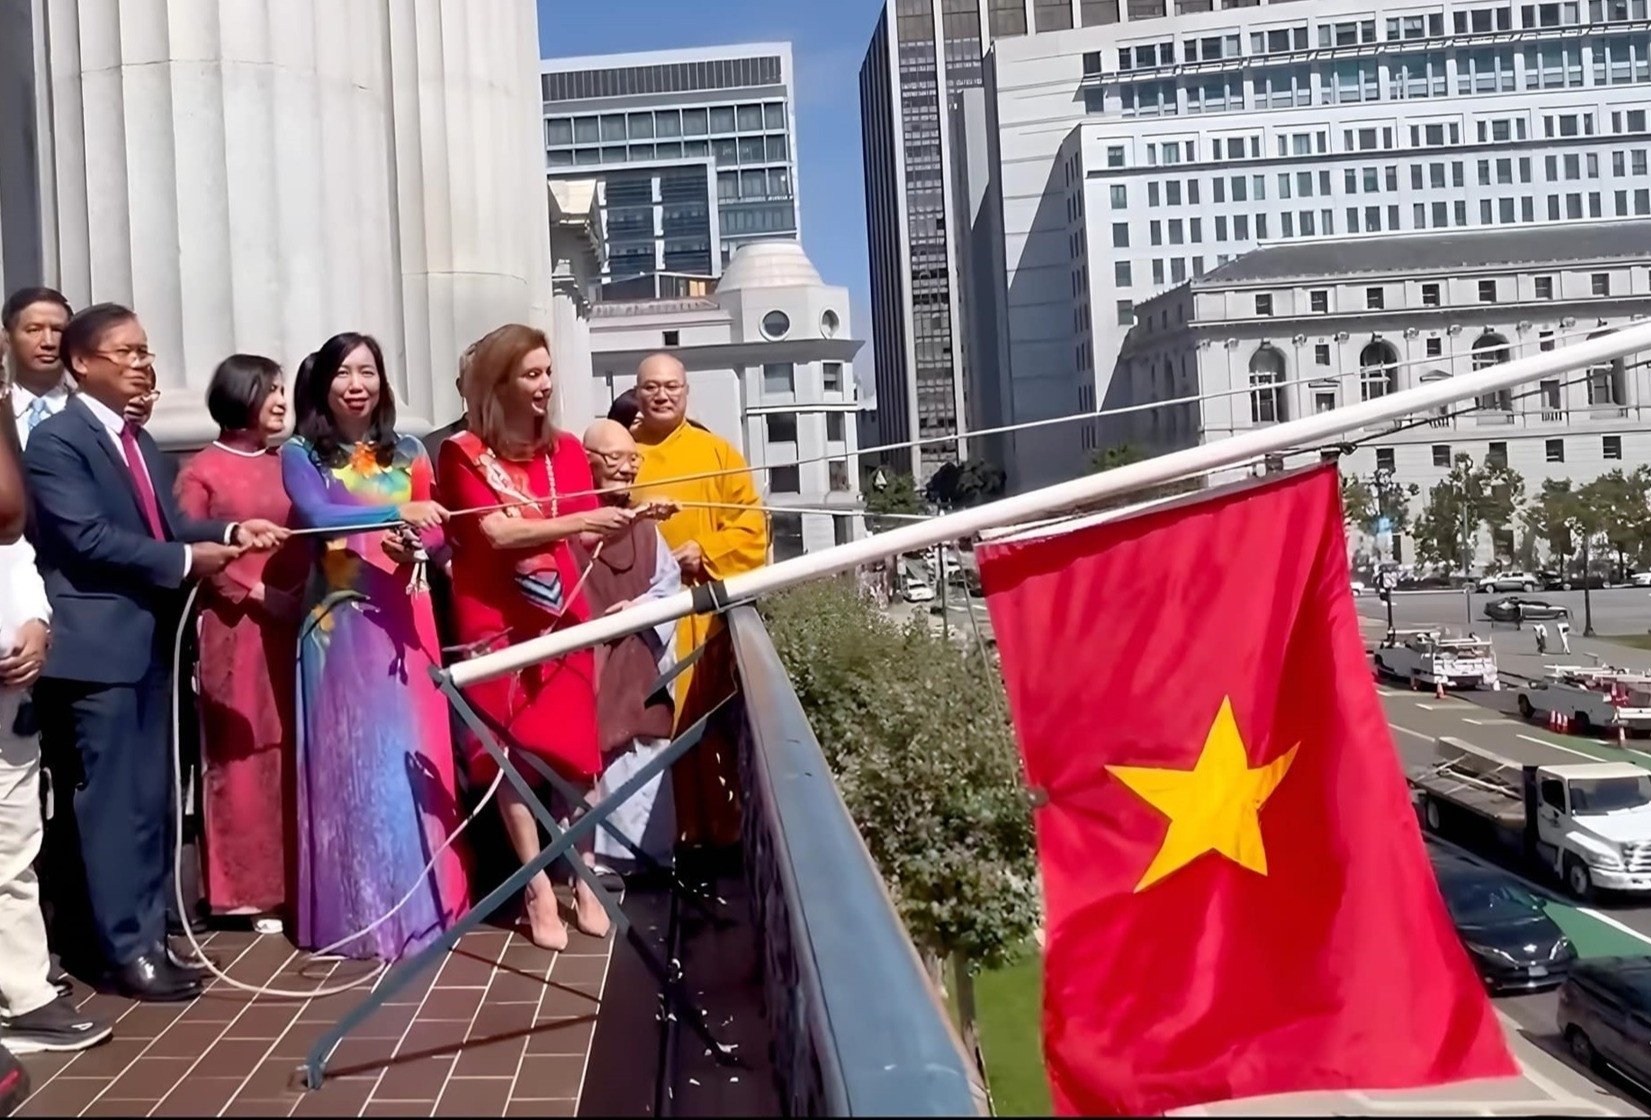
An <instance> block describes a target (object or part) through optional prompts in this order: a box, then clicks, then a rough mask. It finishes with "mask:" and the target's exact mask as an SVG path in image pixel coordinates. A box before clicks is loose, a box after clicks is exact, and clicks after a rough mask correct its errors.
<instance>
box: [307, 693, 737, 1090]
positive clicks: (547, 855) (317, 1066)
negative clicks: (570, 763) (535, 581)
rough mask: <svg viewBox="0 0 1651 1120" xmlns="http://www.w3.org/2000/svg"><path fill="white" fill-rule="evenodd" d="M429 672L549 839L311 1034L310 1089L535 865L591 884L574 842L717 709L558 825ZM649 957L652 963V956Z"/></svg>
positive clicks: (676, 754) (481, 727)
mask: <svg viewBox="0 0 1651 1120" xmlns="http://www.w3.org/2000/svg"><path fill="white" fill-rule="evenodd" d="M430 673H431V676H432V677H433V678H434V679H435V681H436V684H437V686H438V687H439V688H440V689H441V691H442V693H443V695H445V696H446V697H447V702H448V703H449V704H451V705H453V709H454V710H455V711H456V712H458V714H459V718H460V719H462V720H463V721H464V723H465V725H466V726H467V727H469V728H470V730H471V731H473V732H475V734H476V736H477V738H478V739H479V740H480V741H481V744H482V748H483V749H484V750H486V751H487V752H488V754H490V755H492V756H493V759H494V761H495V762H497V763H498V764H499V766H500V768H501V769H502V772H503V773H504V775H505V779H506V780H507V781H509V782H510V783H511V785H512V786H513V787H514V788H515V789H516V791H517V792H518V793H519V794H520V795H521V797H522V800H523V801H524V802H525V803H526V804H527V805H528V806H529V807H531V808H532V809H533V811H534V815H535V816H536V817H538V819H539V822H540V823H541V824H544V825H545V826H546V828H547V830H548V831H549V833H550V836H551V842H550V843H549V844H548V845H546V846H545V848H544V849H543V850H542V851H540V853H539V854H538V855H537V856H535V857H534V858H533V859H531V860H529V861H528V862H527V863H525V864H523V865H522V866H521V867H520V868H518V869H517V870H516V871H515V872H514V873H513V874H512V875H511V876H510V877H509V878H508V879H506V880H505V881H504V882H503V883H500V884H499V885H498V886H497V887H495V888H494V889H493V890H492V891H491V892H490V893H489V894H488V895H487V897H486V898H483V899H482V900H481V901H480V902H478V903H476V905H474V906H472V907H471V908H470V910H469V911H468V912H467V913H465V915H464V916H463V917H461V918H460V919H459V920H458V921H456V922H454V923H453V925H452V926H450V927H449V928H448V929H446V930H445V931H443V932H442V934H441V935H440V936H439V937H437V938H436V939H435V940H434V941H432V942H431V943H430V944H429V945H426V946H425V947H424V948H423V949H420V950H419V951H418V952H417V953H415V954H413V956H411V957H409V958H407V959H406V960H404V961H402V962H401V963H399V964H397V965H396V966H395V967H394V968H392V969H391V970H390V971H389V972H388V973H386V974H385V976H384V979H383V980H382V981H380V982H379V983H378V984H377V985H375V986H374V988H373V990H372V992H370V993H369V994H368V995H367V997H366V998H365V999H363V1000H362V1001H361V1002H360V1003H359V1004H357V1005H356V1006H355V1007H353V1008H352V1009H350V1011H349V1012H348V1013H346V1014H345V1015H344V1017H343V1018H342V1019H340V1020H339V1021H338V1022H337V1023H336V1024H335V1025H334V1026H333V1027H332V1028H331V1029H329V1030H328V1031H327V1032H326V1033H325V1034H323V1035H322V1036H321V1037H320V1038H319V1039H318V1040H316V1043H315V1045H314V1046H313V1047H311V1048H310V1052H309V1056H308V1057H307V1058H306V1060H305V1074H306V1076H305V1083H306V1084H307V1085H308V1087H309V1088H311V1089H319V1088H320V1087H321V1084H322V1081H323V1079H324V1077H325V1074H326V1065H327V1059H328V1058H329V1057H330V1056H331V1054H332V1051H333V1049H334V1048H335V1047H336V1046H337V1045H338V1043H339V1042H340V1041H342V1040H343V1038H344V1037H345V1036H346V1035H348V1034H349V1033H350V1032H351V1031H352V1030H354V1029H355V1028H356V1027H358V1026H360V1025H361V1024H362V1023H363V1022H365V1021H366V1020H367V1018H368V1016H370V1015H372V1013H373V1012H375V1011H377V1010H378V1009H379V1008H380V1007H382V1006H383V1005H384V1004H385V1003H386V1002H388V1001H389V999H390V998H391V997H392V996H394V995H395V994H396V993H397V992H399V991H400V990H401V989H402V988H404V987H406V986H407V984H408V983H409V982H410V981H411V980H412V979H413V977H415V976H417V975H418V974H419V973H420V972H423V971H424V970H425V969H426V968H429V967H430V966H431V965H432V964H434V963H435V962H436V961H437V960H440V959H441V958H442V957H443V956H444V955H445V954H447V953H448V952H449V951H451V950H452V948H453V947H454V946H455V945H457V944H458V943H459V940H460V939H461V938H462V937H464V935H465V934H467V933H469V932H470V931H471V930H473V929H475V928H476V927H477V926H479V925H481V923H482V922H484V921H486V920H487V918H488V917H489V916H491V915H492V914H493V912H494V911H496V910H498V909H499V907H501V906H503V905H504V904H505V903H506V902H508V901H510V900H511V899H512V898H514V897H515V896H516V894H517V893H518V892H520V891H521V890H522V889H523V888H525V887H526V886H527V884H528V881H529V880H530V879H532V878H533V877H534V876H535V875H537V874H539V872H540V871H542V870H544V869H545V868H547V867H549V866H550V865H551V864H552V863H555V862H556V861H557V860H559V859H565V860H567V861H568V862H569V863H571V864H572V865H573V867H574V874H576V875H577V874H583V875H585V876H587V880H586V881H587V882H592V885H593V886H595V884H594V882H593V879H592V878H591V877H590V869H589V868H587V867H585V865H584V861H583V860H582V859H580V858H579V857H578V855H577V854H576V853H575V852H574V851H573V846H574V844H575V843H577V842H578V841H579V840H580V839H582V838H583V837H584V836H585V835H586V834H588V833H592V832H594V831H595V830H596V828H597V827H598V826H599V825H600V824H601V823H602V822H603V821H604V820H606V819H607V817H608V816H609V815H610V814H611V813H612V812H613V811H614V810H615V809H616V808H618V807H619V806H620V805H623V804H624V803H625V802H626V801H629V800H630V798H631V797H632V795H634V794H635V793H636V792H637V791H639V790H640V789H642V787H643V786H645V785H647V784H648V783H649V782H650V781H652V780H653V779H654V777H655V776H657V775H659V774H662V773H664V772H665V771H666V770H668V769H669V768H670V767H671V766H672V765H673V764H674V763H675V762H676V761H677V759H679V758H681V757H682V756H683V755H684V754H686V753H687V752H688V751H689V749H691V748H692V747H693V746H695V745H696V744H697V743H698V742H699V741H700V739H701V737H702V736H704V734H705V728H706V725H707V724H708V723H709V722H710V719H711V717H712V716H713V715H715V714H716V710H715V709H712V711H710V712H707V713H706V714H705V715H704V716H703V717H702V718H701V719H700V720H699V721H698V722H696V723H695V724H694V725H693V726H692V727H689V728H688V729H687V730H686V731H684V732H683V733H682V734H681V735H679V736H677V737H676V738H675V739H674V740H672V741H671V744H670V745H669V746H667V747H666V748H665V749H664V750H662V751H660V752H659V754H658V755H656V756H655V757H653V758H651V759H649V760H648V761H647V762H646V763H645V764H644V765H643V766H642V767H641V768H640V769H639V770H637V772H636V773H635V774H632V775H631V777H630V780H629V781H627V782H625V784H624V785H622V786H620V787H619V789H618V790H616V791H615V792H614V793H613V795H612V796H610V797H608V798H606V799H604V800H603V801H602V802H600V803H599V804H596V805H592V806H590V807H589V808H588V809H587V810H586V811H585V812H584V813H583V814H581V815H580V817H579V819H577V820H575V821H573V822H572V823H571V824H570V825H569V826H568V827H567V828H566V829H560V828H558V827H557V826H556V822H555V820H554V819H552V818H550V813H549V811H548V810H546V809H545V808H544V806H543V805H541V804H540V803H539V800H538V798H537V797H535V796H534V794H533V789H532V787H531V786H529V785H528V784H527V781H526V779H525V778H523V777H522V775H521V772H520V771H519V770H517V769H516V767H515V766H514V765H513V764H512V763H511V761H510V758H509V756H508V755H507V754H506V753H505V750H504V748H503V747H501V746H500V745H499V742H498V740H497V739H496V738H495V737H494V735H493V733H492V731H491V730H490V729H489V728H488V727H487V725H486V724H485V723H484V722H482V720H481V717H480V716H478V715H477V714H476V712H475V709H473V708H472V707H471V706H470V703H469V702H468V701H467V700H465V698H464V697H463V695H461V694H460V693H459V691H458V689H457V688H456V687H455V686H454V685H453V681H452V678H451V676H449V675H448V673H447V671H446V670H444V669H432V670H431V671H430ZM598 889H600V888H598ZM597 897H598V898H601V899H603V900H604V903H603V904H604V906H609V907H610V913H611V912H612V910H613V909H617V907H616V906H612V905H611V900H609V899H608V896H607V892H606V891H601V893H599V894H598V896H597ZM620 921H621V922H623V928H625V929H626V931H627V933H628V934H629V935H630V936H629V938H628V939H629V940H630V941H631V943H632V944H633V945H635V946H637V947H638V948H644V949H645V948H646V946H644V945H642V944H641V943H640V941H639V940H638V938H637V936H636V934H635V930H634V929H633V928H632V927H631V926H630V923H629V922H628V921H626V920H624V918H623V916H621V917H620ZM650 963H652V964H654V965H657V962H650ZM689 1022H690V1025H700V1026H703V1024H701V1023H700V1018H699V1017H698V1016H697V1015H690V1016H689ZM706 1045H707V1046H711V1047H712V1048H713V1049H717V1050H718V1051H719V1052H722V1051H721V1048H720V1047H718V1046H717V1045H716V1044H715V1042H714V1040H709V1039H708V1040H707V1043H706Z"/></svg>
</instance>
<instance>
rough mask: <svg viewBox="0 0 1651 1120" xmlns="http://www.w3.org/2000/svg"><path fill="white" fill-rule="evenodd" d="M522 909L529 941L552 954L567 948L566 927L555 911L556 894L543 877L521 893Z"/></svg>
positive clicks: (531, 882)
mask: <svg viewBox="0 0 1651 1120" xmlns="http://www.w3.org/2000/svg"><path fill="white" fill-rule="evenodd" d="M522 909H523V910H524V911H525V912H526V915H527V936H528V940H529V941H532V942H533V943H534V944H535V945H537V946H538V947H539V948H541V949H549V950H550V951H551V952H553V953H559V952H561V951H562V950H563V949H566V948H567V947H568V927H567V926H566V925H564V924H563V922H562V915H561V914H560V913H559V912H558V911H557V906H556V892H555V891H554V890H552V889H551V886H550V883H549V881H547V880H546V879H545V878H544V876H543V875H541V876H539V877H538V878H537V879H534V880H532V881H530V882H529V883H528V885H527V889H526V890H525V891H524V892H523V905H522Z"/></svg>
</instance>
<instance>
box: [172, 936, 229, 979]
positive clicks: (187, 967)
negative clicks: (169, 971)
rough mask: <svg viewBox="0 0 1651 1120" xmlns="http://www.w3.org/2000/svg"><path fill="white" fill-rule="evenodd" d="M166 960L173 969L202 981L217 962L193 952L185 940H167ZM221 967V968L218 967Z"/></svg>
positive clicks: (202, 954)
mask: <svg viewBox="0 0 1651 1120" xmlns="http://www.w3.org/2000/svg"><path fill="white" fill-rule="evenodd" d="M166 960H167V962H168V963H169V964H171V965H172V967H173V968H176V969H178V970H179V971H180V972H184V973H186V974H188V975H191V976H200V977H202V978H203V979H204V978H205V977H206V976H207V975H208V974H210V973H211V972H212V966H213V965H217V964H218V962H217V961H216V960H214V959H213V958H212V957H210V956H208V955H206V954H205V953H197V952H195V948H194V946H192V945H190V944H189V942H188V941H187V940H184V939H179V940H176V941H174V940H172V939H171V938H168V939H167V942H166ZM220 967H221V966H220Z"/></svg>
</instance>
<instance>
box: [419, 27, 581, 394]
mask: <svg viewBox="0 0 1651 1120" xmlns="http://www.w3.org/2000/svg"><path fill="white" fill-rule="evenodd" d="M388 7H389V11H390V41H389V48H390V49H389V58H390V72H391V90H392V95H393V98H394V113H393V143H394V146H395V155H396V163H395V180H396V187H397V195H398V198H399V200H400V235H401V240H400V244H401V283H402V299H403V307H404V309H405V318H406V337H407V348H408V361H409V364H410V368H411V382H412V384H411V388H410V394H411V399H412V406H413V407H414V408H415V409H418V410H422V414H423V415H427V416H430V417H431V418H432V419H433V420H434V421H435V422H436V423H446V422H447V421H448V420H449V419H451V418H452V417H454V416H456V415H458V410H459V401H458V395H457V393H456V392H455V391H454V388H453V381H454V376H455V374H456V373H457V370H458V356H459V354H461V353H462V352H463V351H464V348H465V347H466V346H468V345H469V344H470V343H471V342H473V341H475V340H476V339H477V338H480V337H481V336H482V335H484V334H486V333H487V332H488V331H490V330H492V329H493V328H495V327H497V326H500V325H502V324H504V323H508V322H513V321H514V322H525V323H528V324H529V325H531V326H536V327H539V328H541V329H547V330H548V329H549V328H550V318H551V316H550V274H551V267H550V248H549V226H548V223H549V213H548V207H547V204H546V199H545V173H544V136H543V132H542V129H543V127H544V126H543V124H542V117H541V114H540V108H539V107H540V104H541V96H540V89H539V32H538V19H537V16H536V14H535V10H534V5H533V3H532V2H531V0H390V3H389V5H388Z"/></svg>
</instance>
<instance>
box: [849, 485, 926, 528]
mask: <svg viewBox="0 0 1651 1120" xmlns="http://www.w3.org/2000/svg"><path fill="white" fill-rule="evenodd" d="M883 477H884V480H885V481H884V485H883V487H882V488H881V489H879V488H878V487H877V486H876V485H875V484H874V483H868V484H867V485H866V486H865V488H864V490H863V493H864V494H865V496H866V528H868V529H870V530H871V531H872V532H874V533H881V532H883V531H884V530H887V529H892V528H894V527H895V526H897V525H899V524H901V523H902V520H903V518H902V517H899V516H896V517H888V516H881V517H880V516H878V515H879V514H885V515H886V514H899V515H905V516H911V515H914V514H919V513H922V512H924V510H923V499H922V497H921V496H920V495H919V494H918V492H917V483H916V482H914V481H913V480H912V476H911V475H909V474H894V473H891V472H888V471H885V472H883Z"/></svg>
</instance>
